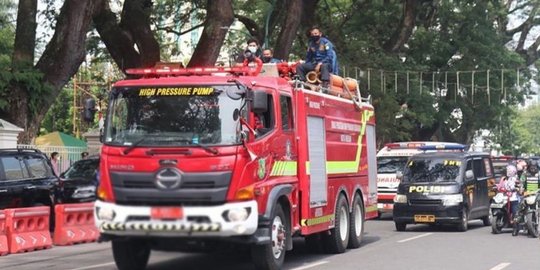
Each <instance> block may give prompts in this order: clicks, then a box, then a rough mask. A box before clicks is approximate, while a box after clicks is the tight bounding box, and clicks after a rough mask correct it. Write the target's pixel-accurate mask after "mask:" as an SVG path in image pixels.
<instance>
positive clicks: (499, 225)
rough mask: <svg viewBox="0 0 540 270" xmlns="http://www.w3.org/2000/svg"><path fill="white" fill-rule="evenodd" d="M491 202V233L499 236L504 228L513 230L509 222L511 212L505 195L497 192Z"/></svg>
mask: <svg viewBox="0 0 540 270" xmlns="http://www.w3.org/2000/svg"><path fill="white" fill-rule="evenodd" d="M491 200H492V201H491V205H490V210H491V233H493V234H499V233H501V232H502V230H503V229H504V228H513V226H512V223H511V222H510V221H511V220H512V210H511V209H510V201H509V197H508V196H507V195H506V193H505V192H501V191H499V192H498V193H497V194H496V195H495V196H494V197H493V199H491Z"/></svg>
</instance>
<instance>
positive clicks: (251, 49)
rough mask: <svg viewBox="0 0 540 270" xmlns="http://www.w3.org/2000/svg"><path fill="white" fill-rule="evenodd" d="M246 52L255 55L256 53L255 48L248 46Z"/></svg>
mask: <svg viewBox="0 0 540 270" xmlns="http://www.w3.org/2000/svg"><path fill="white" fill-rule="evenodd" d="M248 50H249V51H250V52H251V53H256V52H257V47H255V46H248Z"/></svg>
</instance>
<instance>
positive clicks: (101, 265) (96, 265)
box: [71, 262, 114, 270]
mask: <svg viewBox="0 0 540 270" xmlns="http://www.w3.org/2000/svg"><path fill="white" fill-rule="evenodd" d="M109 265H114V262H109V263H102V264H94V265H89V266H85V267H79V268H73V269H71V270H86V269H94V268H100V267H103V266H109Z"/></svg>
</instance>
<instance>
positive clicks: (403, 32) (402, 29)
mask: <svg viewBox="0 0 540 270" xmlns="http://www.w3.org/2000/svg"><path fill="white" fill-rule="evenodd" d="M417 5H418V2H417V0H406V1H405V3H404V6H403V17H402V18H401V22H400V25H399V27H398V28H397V29H396V31H395V32H394V34H393V35H392V37H391V38H390V40H388V42H386V44H385V45H384V49H385V51H387V52H390V53H396V52H398V51H399V50H400V49H401V47H403V45H404V44H405V43H407V41H409V38H410V37H411V35H412V31H413V29H414V26H415V22H416V7H417Z"/></svg>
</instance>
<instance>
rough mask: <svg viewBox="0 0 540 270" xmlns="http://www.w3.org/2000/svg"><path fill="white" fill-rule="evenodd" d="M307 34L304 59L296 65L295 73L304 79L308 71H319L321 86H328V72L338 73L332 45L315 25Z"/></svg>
mask: <svg viewBox="0 0 540 270" xmlns="http://www.w3.org/2000/svg"><path fill="white" fill-rule="evenodd" d="M309 34H310V36H309V44H308V49H307V54H306V61H305V62H304V63H302V64H300V65H298V66H297V67H296V74H298V76H299V77H300V80H302V81H306V74H307V73H308V72H310V71H315V72H317V73H319V72H320V74H321V82H322V83H321V85H322V87H323V88H328V86H329V84H330V73H334V74H337V73H338V68H337V57H336V52H335V49H334V45H333V44H332V42H330V40H328V39H327V38H325V37H323V35H322V32H321V30H320V29H319V27H317V26H314V27H312V28H311V30H310V31H309Z"/></svg>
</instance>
